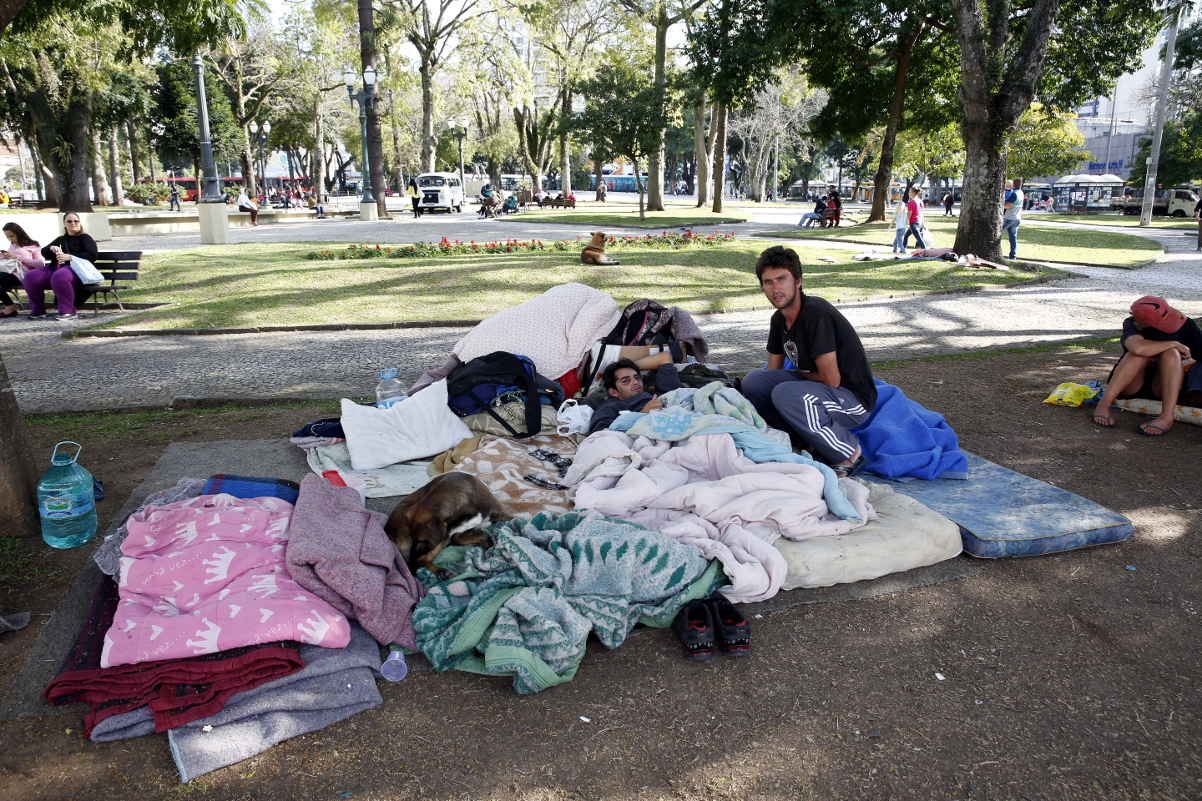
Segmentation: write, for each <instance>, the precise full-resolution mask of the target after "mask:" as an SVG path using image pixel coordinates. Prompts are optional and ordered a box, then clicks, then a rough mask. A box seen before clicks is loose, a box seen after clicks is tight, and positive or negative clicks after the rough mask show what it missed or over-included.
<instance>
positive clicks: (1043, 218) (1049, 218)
mask: <svg viewBox="0 0 1202 801" xmlns="http://www.w3.org/2000/svg"><path fill="white" fill-rule="evenodd" d="M1023 219H1024V222H1025V221H1026V220H1027V219H1030V221H1031V222H1034V223H1041V222H1071V223H1081V224H1082V225H1113V226H1118V227H1122V228H1139V215H1138V214H1038V215H1032V216H1031V217H1030V218H1027V217H1024V218H1023ZM1148 227H1149V228H1177V229H1181V230H1185V231H1193V230H1194V229H1195V228H1197V227H1198V221H1197V220H1194V219H1191V218H1189V217H1185V218H1182V217H1153V218H1152V224H1151V225H1149V226H1148Z"/></svg>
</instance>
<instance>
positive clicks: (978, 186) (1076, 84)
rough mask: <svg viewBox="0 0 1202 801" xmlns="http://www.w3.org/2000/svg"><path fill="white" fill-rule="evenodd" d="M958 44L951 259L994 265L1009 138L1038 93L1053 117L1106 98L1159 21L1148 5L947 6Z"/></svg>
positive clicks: (984, 1)
mask: <svg viewBox="0 0 1202 801" xmlns="http://www.w3.org/2000/svg"><path fill="white" fill-rule="evenodd" d="M951 7H952V11H953V13H954V15H955V20H956V26H957V30H958V35H959V41H960V86H959V89H958V91H957V100H958V102H959V104H960V110H961V113H962V115H963V136H964V145H965V168H964V194H963V198H964V199H963V203H962V205H961V212H960V222H959V226H958V228H957V230H956V244H955V246H954V247H955V249H956V251H957V252H958V253H976V254H978V255H981V256H984V257H985V258H988V259H991V260H999V259H1001V257H1002V251H1001V247H1000V245H999V239H1000V237H1001V231H1002V202H1003V184H1004V182H1005V180H1006V177H1007V158H1006V156H1007V152H1008V150H1009V144H1010V137H1011V135H1012V134H1013V133H1014V129H1015V126H1017V125H1018V122H1019V120H1020V119H1021V118H1022V115H1023V113H1024V112H1025V111H1026V110H1027V107H1028V106H1030V104H1031V100H1032V98H1033V97H1034V96H1035V94H1036V92H1038V93H1039V95H1040V98H1041V99H1042V100H1043V101H1044V103H1045V104H1046V105H1048V106H1051V107H1052V108H1062V109H1066V108H1072V107H1074V106H1076V105H1079V104H1080V103H1081V102H1082V101H1083V100H1085V99H1086V98H1089V97H1096V96H1100V95H1103V94H1105V93H1106V92H1107V91H1108V89H1109V87H1110V86H1112V85H1113V82H1114V81H1115V80H1116V79H1117V78H1118V76H1119V75H1121V74H1122V73H1123V72H1126V71H1128V69H1129V68H1130V67H1131V66H1132V65H1133V64H1135V63H1136V61H1137V59H1138V57H1139V54H1140V52H1141V51H1142V50H1143V49H1145V48H1146V47H1147V46H1148V44H1149V43H1150V42H1151V41H1152V37H1154V36H1155V34H1156V30H1157V28H1158V27H1159V25H1160V23H1161V21H1162V17H1161V15H1160V13H1159V12H1157V11H1156V10H1155V8H1154V7H1153V5H1152V4H1151V3H1148V2H1146V0H1120V2H1110V1H1109V0H1081V2H1077V3H1074V4H1071V5H1062V4H1061V2H1060V0H1027V1H1026V2H1020V3H1014V4H1011V3H1010V2H1008V0H951Z"/></svg>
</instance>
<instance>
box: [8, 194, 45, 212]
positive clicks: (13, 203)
mask: <svg viewBox="0 0 1202 801" xmlns="http://www.w3.org/2000/svg"><path fill="white" fill-rule="evenodd" d="M44 202H45V201H42V200H37V199H36V198H23V197H14V198H10V199H9V201H8V205H9V208H13V209H40V208H42V204H43V203H44Z"/></svg>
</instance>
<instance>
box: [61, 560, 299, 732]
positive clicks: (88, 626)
mask: <svg viewBox="0 0 1202 801" xmlns="http://www.w3.org/2000/svg"><path fill="white" fill-rule="evenodd" d="M117 601H118V596H117V584H116V582H114V581H113V580H112V579H111V578H110V577H108V576H105V577H104V578H103V579H102V580H101V583H100V586H99V587H97V588H96V595H95V597H94V598H93V599H92V607H91V609H89V610H88V616H87V619H86V620H85V621H84V626H83V630H82V631H80V633H79V637H78V638H77V639H76V640H75V645H74V647H73V648H72V649H71V652H70V653H69V654H68V655H67V659H66V661H64V662H63V666H62V668H61V669H60V670H59V673H58V675H57V676H55V677H54V680H53V681H51V682H50V684H48V685H46V689H45V690H44V691H43V693H42V694H43V696H44V697H45V699H46V700H47V701H48V702H49V703H51V704H54V705H56V706H62V705H64V704H71V703H74V702H76V701H83V702H85V703H88V704H91V707H92V708H91V709H90V710H88V713H87V714H86V715H85V716H84V736H85V737H86V736H89V735H90V734H91V733H92V728H93V727H94V726H95V725H96V724H97V723H99V722H100V721H102V720H104V719H105V718H107V717H109V716H110V715H116V714H119V713H122V712H129V711H130V710H133V709H137V708H138V707H141V706H149V707H150V709H151V710H152V711H153V712H154V727H155V731H158V732H163V731H166V730H167V729H171V728H174V727H176V726H180V725H183V724H184V723H189V722H191V721H193V720H199V719H201V718H205V717H208V716H209V715H212V714H213V713H215V712H217V711H219V710H220V709H221V708H222V707H223V706H225V702H226V700H227V699H228V698H229V697H230V696H231V695H233V694H234V693H236V692H241V691H242V690H249V689H251V688H253V687H258V686H259V685H260V684H263V683H264V682H268V681H271V680H273V679H278V678H281V677H283V676H288V675H291V674H292V673H295V672H297V671H298V670H300V669H301V668H303V667H304V666H305V663H304V661H303V660H302V659H301V658H300V653H299V648H300V645H299V643H295V642H273V643H264V644H262V645H250V646H246V647H244V648H235V649H232V650H229V651H219V652H218V653H215V654H205V655H204V656H198V657H196V658H194V659H175V660H165V661H162V662H141V663H138V664H134V665H119V666H117V667H111V668H102V667H100V652H101V649H102V648H103V646H104V634H105V632H106V631H108V629H109V627H110V626H112V624H113V613H114V612H115V611H116V609H117Z"/></svg>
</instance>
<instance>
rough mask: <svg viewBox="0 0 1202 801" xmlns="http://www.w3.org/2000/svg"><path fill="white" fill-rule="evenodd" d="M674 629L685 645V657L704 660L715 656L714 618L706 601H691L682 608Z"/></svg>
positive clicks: (699, 660) (693, 660)
mask: <svg viewBox="0 0 1202 801" xmlns="http://www.w3.org/2000/svg"><path fill="white" fill-rule="evenodd" d="M672 629H673V631H675V632H676V636H677V637H680V644H681V645H682V646H684V648H683V653H684V658H685V659H688V660H690V661H692V662H703V661H705V660H707V659H713V658H714V619H713V617H712V616H711V615H710V608H709V606H708V605H707V604H706V603H705V601H689V602H688V603H687V604H685V605H684V608H683V609H681V610H680V614H678V615H677V616H676V620H674V621H672Z"/></svg>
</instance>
